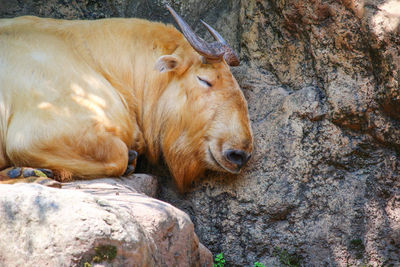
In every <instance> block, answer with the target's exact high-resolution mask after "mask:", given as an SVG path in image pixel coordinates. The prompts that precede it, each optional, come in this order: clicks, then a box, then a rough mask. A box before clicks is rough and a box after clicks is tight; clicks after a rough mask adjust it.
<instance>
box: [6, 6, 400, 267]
mask: <svg viewBox="0 0 400 267" xmlns="http://www.w3.org/2000/svg"><path fill="white" fill-rule="evenodd" d="M67 2H68V1H57V0H51V1H24V3H21V1H8V0H3V1H2V2H0V13H1V14H0V15H1V16H13V15H21V14H37V15H43V16H52V17H63V18H98V17H107V16H139V17H145V18H150V19H156V20H162V21H171V19H170V18H169V16H168V14H167V12H166V11H165V10H164V9H163V8H162V5H163V4H164V3H166V2H169V3H171V1H162V0H159V1H158V0H153V1H141V0H140V1H127V0H120V1H89V0H86V1H79V3H77V2H74V1H72V2H71V3H69V2H68V3H67ZM183 2H184V3H183ZM171 4H172V6H173V7H174V8H176V10H177V11H179V12H180V13H184V14H185V18H187V20H188V21H189V22H190V24H191V25H194V24H195V23H196V22H197V21H198V20H199V18H205V20H206V21H207V22H209V23H210V24H211V25H215V26H216V28H217V29H218V30H220V31H221V33H222V34H223V35H224V36H227V39H228V41H229V42H230V43H231V44H232V45H233V47H235V48H236V49H237V50H238V51H240V55H241V58H242V59H243V60H244V62H245V64H244V65H243V66H242V67H240V68H237V69H235V70H234V72H235V75H236V77H237V78H238V81H239V83H240V85H241V86H242V88H243V90H244V93H245V95H246V97H247V99H248V101H249V106H250V107H249V108H250V113H251V119H252V121H253V129H254V133H255V146H256V151H255V153H254V155H253V157H252V160H251V162H250V164H249V167H248V168H247V170H245V171H244V173H243V174H242V175H241V176H239V177H233V176H227V175H221V174H214V173H210V174H209V175H208V177H207V178H206V179H205V181H203V182H202V183H199V185H198V186H197V187H196V188H195V190H193V192H192V193H190V194H187V195H186V196H183V197H182V196H178V195H177V194H176V193H175V191H174V187H173V185H171V184H170V183H168V182H164V185H163V190H162V192H161V195H160V197H161V198H162V199H165V200H167V201H169V202H170V203H173V204H174V205H176V206H178V207H180V208H182V209H184V210H185V211H187V212H188V213H189V214H190V215H191V217H192V220H193V221H194V223H195V228H196V232H197V233H198V235H199V237H200V239H201V241H202V243H203V244H205V245H206V246H207V247H208V248H210V249H211V250H212V251H213V252H214V253H218V252H221V251H222V252H224V254H225V258H226V259H227V261H228V263H229V265H230V266H245V265H247V266H248V265H250V264H252V263H253V262H254V261H260V262H262V263H264V264H266V265H277V264H280V263H282V262H284V259H285V257H286V258H290V259H291V260H292V263H298V264H302V265H304V266H321V265H322V266H325V265H327V266H335V265H336V266H347V265H362V264H370V265H373V266H380V265H385V266H390V265H391V264H392V265H393V266H398V265H400V259H399V255H400V189H399V188H400V163H399V162H400V161H399V159H400V155H399V151H400V115H399V114H400V93H399V92H400V91H399V80H400V74H399V69H400V51H399V47H400V39H399V21H400V11H399V10H400V7H399V5H400V3H399V1H396V0H364V1H361V0H341V1H336V0H328V1H323V0H313V1H306V0H294V1H283V0H270V1H268V0H265V1H258V0H248V1H239V0H237V1H234V0H231V1H222V0H206V1H201V0H190V1H182V2H181V1H179V2H178V1H172V3H171ZM194 28H196V29H198V30H199V32H200V33H203V32H204V30H203V29H202V28H201V27H200V26H199V25H194ZM161 173H162V172H161ZM163 181H168V179H167V178H166V179H163ZM286 252H287V253H286ZM290 255H291V256H292V257H289V256H290Z"/></svg>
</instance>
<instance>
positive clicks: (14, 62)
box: [0, 7, 252, 191]
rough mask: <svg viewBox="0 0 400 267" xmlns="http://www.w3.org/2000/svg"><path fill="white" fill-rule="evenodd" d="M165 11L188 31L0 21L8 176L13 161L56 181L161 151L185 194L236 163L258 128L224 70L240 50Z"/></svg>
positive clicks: (93, 174)
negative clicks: (203, 35)
mask: <svg viewBox="0 0 400 267" xmlns="http://www.w3.org/2000/svg"><path fill="white" fill-rule="evenodd" d="M168 9H169V10H170V12H171V13H172V15H173V16H174V18H175V20H176V21H177V23H178V25H179V26H180V28H181V30H182V32H183V35H182V34H181V33H180V32H179V31H178V30H177V29H175V28H174V27H173V26H171V25H165V24H162V23H156V22H149V21H147V20H141V19H121V18H114V19H101V20H94V21H79V20H75V21H74V20H72V21H67V20H55V19H45V18H37V17H31V16H26V17H19V18H14V19H1V20H0V170H5V169H6V170H7V172H3V174H2V179H3V180H4V179H6V178H7V176H9V177H10V178H13V177H20V178H23V175H22V173H21V168H15V167H32V168H39V170H42V172H39V173H41V174H43V173H45V174H48V176H51V174H52V173H54V177H55V179H56V180H59V181H67V180H70V179H93V178H98V177H105V176H120V175H123V174H124V173H129V172H131V171H132V170H133V167H134V166H135V162H136V161H135V160H134V159H135V157H136V155H137V154H144V155H145V156H146V157H147V159H148V160H149V161H151V162H153V163H156V162H157V161H158V160H159V159H160V158H163V159H164V160H165V162H166V164H167V165H168V167H169V170H170V172H171V174H172V176H173V178H174V180H175V183H176V185H177V187H178V189H179V190H180V191H185V190H186V189H187V188H188V187H189V186H190V185H191V183H192V182H193V181H194V180H195V179H196V178H198V177H199V176H201V175H202V173H203V172H204V170H206V169H212V170H217V171H227V172H230V173H237V172H239V171H240V169H241V168H242V167H243V165H244V164H245V163H246V162H247V161H248V159H249V157H250V154H251V151H252V132H251V127H250V122H249V116H248V109H247V103H246V100H245V98H244V96H243V93H242V92H241V90H240V88H239V85H238V83H237V82H236V80H235V78H234V77H233V76H232V73H231V72H230V69H229V65H232V66H234V65H238V64H239V59H238V57H237V56H236V54H235V53H234V51H233V50H232V49H231V48H230V47H229V46H228V45H227V44H226V42H225V41H224V40H223V39H222V37H221V36H220V35H219V34H218V33H217V32H216V31H215V30H213V29H212V28H211V27H210V26H209V25H207V24H206V23H204V22H203V24H204V25H205V26H206V27H207V29H208V30H209V31H210V33H211V34H212V35H213V36H214V37H215V38H216V39H217V42H214V43H206V42H205V41H204V40H203V39H201V38H199V37H198V36H196V35H195V34H194V32H193V31H192V30H191V29H190V27H189V26H188V25H187V24H186V23H185V22H184V21H183V20H182V18H180V17H179V15H178V14H176V13H175V12H174V11H173V10H172V8H170V7H168ZM136 152H137V153H136ZM127 166H128V167H127ZM42 168H43V169H42ZM31 170H32V169H31ZM33 170H34V172H30V173H31V175H33V174H34V173H35V174H37V173H38V172H36V169H33ZM27 173H29V172H27ZM24 176H29V175H24ZM33 176H34V175H33Z"/></svg>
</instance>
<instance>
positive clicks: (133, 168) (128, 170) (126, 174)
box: [123, 165, 135, 176]
mask: <svg viewBox="0 0 400 267" xmlns="http://www.w3.org/2000/svg"><path fill="white" fill-rule="evenodd" d="M134 171H135V167H133V166H132V165H128V167H126V171H125V172H124V174H123V175H124V176H128V175H130V174H132V173H133V172H134Z"/></svg>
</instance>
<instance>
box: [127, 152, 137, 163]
mask: <svg viewBox="0 0 400 267" xmlns="http://www.w3.org/2000/svg"><path fill="white" fill-rule="evenodd" d="M137 156H138V153H137V152H136V151H135V150H132V149H131V150H129V152H128V164H129V165H130V164H132V163H133V162H134V161H135V160H136V158H137Z"/></svg>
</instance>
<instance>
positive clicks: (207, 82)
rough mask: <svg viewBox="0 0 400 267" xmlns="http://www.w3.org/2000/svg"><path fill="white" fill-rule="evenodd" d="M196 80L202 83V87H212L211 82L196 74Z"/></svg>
mask: <svg viewBox="0 0 400 267" xmlns="http://www.w3.org/2000/svg"><path fill="white" fill-rule="evenodd" d="M197 80H198V81H199V83H200V85H202V86H204V87H212V84H211V83H210V82H209V81H207V80H205V79H203V78H201V77H199V76H197Z"/></svg>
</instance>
